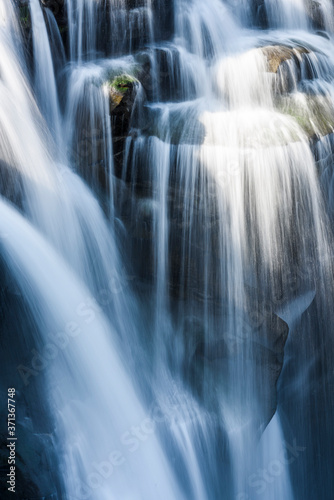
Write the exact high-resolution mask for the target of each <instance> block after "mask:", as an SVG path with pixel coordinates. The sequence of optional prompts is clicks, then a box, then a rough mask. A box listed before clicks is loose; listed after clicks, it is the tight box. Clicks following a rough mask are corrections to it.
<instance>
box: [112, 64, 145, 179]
mask: <svg viewBox="0 0 334 500" xmlns="http://www.w3.org/2000/svg"><path fill="white" fill-rule="evenodd" d="M138 90H139V82H138V80H137V79H136V78H134V77H133V76H130V75H125V74H123V75H118V76H116V77H115V78H113V79H112V80H111V81H109V102H110V117H111V126H112V139H113V152H114V164H115V174H116V176H117V177H121V175H122V166H123V157H124V150H125V142H126V139H127V137H128V134H129V131H130V125H131V119H132V116H133V111H134V106H135V101H136V97H137V93H138Z"/></svg>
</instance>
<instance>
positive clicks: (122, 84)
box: [108, 74, 138, 94]
mask: <svg viewBox="0 0 334 500" xmlns="http://www.w3.org/2000/svg"><path fill="white" fill-rule="evenodd" d="M136 82H138V80H137V79H136V78H135V77H134V76H131V75H127V74H123V75H118V76H116V77H114V78H113V79H112V80H109V81H108V84H109V86H110V87H111V88H112V89H114V90H115V91H116V92H119V93H121V94H125V92H127V91H128V90H129V89H130V88H132V87H133V86H134V85H135V84H136Z"/></svg>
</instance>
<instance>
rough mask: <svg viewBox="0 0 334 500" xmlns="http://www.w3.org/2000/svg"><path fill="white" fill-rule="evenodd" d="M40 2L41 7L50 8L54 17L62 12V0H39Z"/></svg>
mask: <svg viewBox="0 0 334 500" xmlns="http://www.w3.org/2000/svg"><path fill="white" fill-rule="evenodd" d="M40 2H41V4H42V5H43V7H46V8H48V9H50V10H51V11H52V13H53V14H54V16H55V17H57V16H59V15H60V14H62V13H63V12H62V11H63V7H64V0H40Z"/></svg>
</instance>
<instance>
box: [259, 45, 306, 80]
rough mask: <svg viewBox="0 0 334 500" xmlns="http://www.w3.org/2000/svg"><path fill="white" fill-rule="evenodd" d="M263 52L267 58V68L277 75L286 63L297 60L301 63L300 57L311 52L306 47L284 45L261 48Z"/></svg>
mask: <svg viewBox="0 0 334 500" xmlns="http://www.w3.org/2000/svg"><path fill="white" fill-rule="evenodd" d="M261 51H262V52H263V54H264V55H265V56H266V58H267V66H268V71H269V72H270V73H277V72H278V70H279V68H280V66H281V65H282V64H283V63H284V62H286V61H289V60H295V61H296V62H297V63H299V60H300V57H301V56H302V55H303V54H308V53H309V52H310V51H309V50H308V49H307V48H305V47H301V46H299V47H287V46H284V45H270V46H266V47H261Z"/></svg>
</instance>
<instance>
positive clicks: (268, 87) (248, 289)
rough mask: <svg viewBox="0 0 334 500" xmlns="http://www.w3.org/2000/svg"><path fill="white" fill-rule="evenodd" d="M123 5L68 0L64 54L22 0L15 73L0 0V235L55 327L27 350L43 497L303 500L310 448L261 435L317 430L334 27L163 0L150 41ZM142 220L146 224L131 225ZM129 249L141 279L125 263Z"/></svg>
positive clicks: (227, 6) (235, 6) (240, 6)
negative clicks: (60, 336)
mask: <svg viewBox="0 0 334 500" xmlns="http://www.w3.org/2000/svg"><path fill="white" fill-rule="evenodd" d="M132 7H133V8H132V9H130V11H128V10H127V8H126V4H125V2H123V1H111V2H110V4H108V5H107V2H106V3H105V2H101V3H99V2H93V1H89V0H68V1H67V17H68V44H69V46H68V61H67V63H66V64H64V62H63V58H62V57H60V58H59V59H57V61H55V59H54V56H53V54H54V53H53V52H52V47H51V46H50V44H49V38H48V37H49V35H48V31H47V29H46V25H45V19H44V17H43V15H42V10H41V7H40V5H39V3H38V1H37V0H31V1H30V9H31V22H32V34H33V36H32V43H33V61H34V64H33V78H32V81H30V78H29V76H28V75H29V72H28V70H27V64H26V59H25V55H24V51H23V41H22V38H21V34H20V32H19V26H18V23H17V21H16V18H15V16H16V14H15V12H14V8H13V4H12V2H11V1H10V2H8V0H0V48H1V54H2V57H1V60H0V98H1V115H0V139H1V144H0V159H1V161H2V162H3V164H4V167H3V168H5V167H6V172H7V170H8V171H9V181H10V182H9V184H10V186H13V189H12V191H10V192H9V194H7V196H8V197H9V198H10V199H11V200H12V201H15V202H16V203H18V205H19V208H18V209H15V208H14V207H11V206H10V205H9V204H8V203H7V202H6V201H4V200H1V202H0V212H1V217H0V230H1V234H3V235H5V238H3V240H2V255H3V257H4V259H5V261H6V263H7V265H8V266H9V268H10V269H11V273H12V275H13V277H14V278H15V281H16V282H17V283H18V286H19V288H20V290H21V293H22V294H23V296H24V297H26V301H27V303H28V305H29V308H30V311H31V315H32V317H33V318H34V320H35V321H36V323H37V324H38V325H39V329H40V335H41V337H42V339H41V340H39V336H38V335H36V336H35V341H36V343H37V344H38V345H39V348H40V349H47V348H50V347H49V346H50V343H51V344H52V342H53V341H52V338H53V336H52V334H53V335H54V334H55V333H56V332H58V333H59V332H63V330H64V328H65V329H66V328H67V329H68V330H69V331H70V334H67V336H70V337H71V338H70V340H69V342H68V345H67V346H66V348H64V349H62V350H61V352H60V351H59V353H58V355H56V356H55V357H54V359H53V360H52V361H50V363H48V364H47V367H46V369H45V372H43V380H44V382H45V384H46V386H47V388H48V393H49V401H48V405H49V408H50V413H51V414H52V416H53V419H54V422H55V430H54V442H55V453H56V454H57V455H58V464H59V470H58V471H56V472H55V475H56V476H58V478H60V479H59V483H60V484H59V491H60V493H59V492H58V495H59V498H78V499H81V500H83V499H85V498H92V499H96V500H101V499H104V498H105V499H112V498H115V499H117V500H119V499H122V500H123V499H124V500H128V499H129V500H130V499H131V500H137V499H145V500H147V499H151V498H152V499H157V498H166V499H168V500H169V499H171V500H172V499H175V500H180V499H182V498H185V499H189V500H190V499H191V500H193V499H194V500H204V499H208V500H215V499H218V498H219V499H220V498H227V499H228V500H229V499H230V498H231V499H238V500H245V499H248V500H249V499H251V500H256V499H257V498H263V499H264V500H281V499H284V500H297V499H298V498H300V497H299V491H300V492H301V493H300V494H301V495H303V496H302V498H305V499H307V500H308V498H307V497H306V493H305V492H308V490H309V491H310V493H309V494H310V495H311V494H312V493H311V489H310V488H309V487H308V484H309V479H308V468H307V460H306V459H304V457H303V456H302V458H300V459H299V460H297V457H295V458H296V467H297V470H298V473H297V474H296V472H295V469H293V468H292V466H291V467H290V465H291V464H290V462H289V461H287V460H282V459H281V458H279V460H278V458H277V457H282V447H283V448H284V443H285V442H286V440H287V436H286V434H287V433H288V434H289V436H290V437H291V436H292V437H291V439H295V436H296V435H297V436H298V444H299V445H303V446H304V444H305V446H306V448H307V445H308V448H307V449H308V450H309V451H308V452H306V453H308V455H307V456H308V457H310V460H311V461H312V459H313V454H312V453H314V450H315V448H316V447H315V446H314V444H313V441H312V440H313V437H312V435H313V433H315V435H316V436H317V437H316V438H314V439H315V441H316V439H319V442H320V444H319V447H320V449H321V447H322V446H323V443H322V441H321V440H322V439H323V437H322V434H321V433H320V432H319V434H317V432H318V430H317V428H315V427H314V424H313V422H312V418H314V414H312V413H311V412H310V411H309V406H310V404H309V399H310V398H311V391H313V388H312V387H313V386H312V384H316V383H317V381H316V379H315V378H314V379H312V376H313V377H316V376H315V375H314V374H313V375H312V374H311V370H310V368H309V367H310V358H312V359H313V358H314V363H315V364H317V366H318V370H319V372H320V373H324V374H325V375H324V378H326V377H327V376H328V377H329V372H328V371H326V366H327V363H329V364H330V362H331V361H332V359H331V348H332V343H331V342H332V341H331V338H330V328H331V309H330V305H331V303H332V299H333V286H332V285H333V283H332V276H333V272H332V257H331V254H332V252H331V248H332V235H331V229H330V222H329V217H328V215H327V213H326V209H328V213H329V215H331V214H332V213H333V211H334V209H333V206H334V203H333V189H332V184H333V178H334V176H333V171H332V163H331V160H330V159H331V158H332V156H331V155H332V145H331V142H330V136H329V135H328V134H329V131H330V130H332V129H333V125H334V119H333V121H331V115H330V113H331V107H332V106H333V102H334V92H333V83H332V82H333V78H334V59H333V55H332V41H331V40H329V39H327V38H324V37H323V36H319V35H317V34H315V33H314V31H315V28H314V29H313V28H312V25H311V20H310V18H309V14H308V11H307V9H306V6H305V5H304V2H303V1H294V2H291V1H280V2H279V1H277V0H275V1H274V0H270V1H269V0H266V1H265V7H266V12H267V21H268V28H270V29H268V30H267V31H260V30H255V29H254V28H253V26H252V21H251V10H252V5H251V2H237V3H235V2H222V1H219V0H210V1H208V2H202V1H200V0H192V1H184V0H176V1H175V10H174V24H175V26H174V36H173V37H172V39H171V40H170V41H169V42H168V43H160V42H159V41H158V40H157V41H155V36H157V33H155V34H154V31H156V30H155V22H157V20H156V19H155V18H154V13H155V14H156V13H157V10H154V8H153V5H151V2H149V1H147V2H138V3H136V2H134V5H133V6H132ZM321 8H322V10H323V12H324V13H325V22H324V26H323V29H324V30H326V31H327V33H328V36H329V37H330V36H331V33H332V31H333V29H332V26H333V12H332V7H331V6H330V4H329V2H323V5H322V7H321ZM155 9H157V7H155ZM48 15H50V14H48ZM52 29H54V30H55V29H56V27H55V26H53V28H52ZM56 38H57V40H59V37H56ZM57 43H58V42H57ZM282 45H283V46H284V47H285V49H284V50H285V51H286V50H287V49H286V47H294V52H293V54H292V55H291V53H290V54H289V57H288V60H287V61H286V62H285V63H284V64H283V65H281V66H280V68H279V70H278V71H277V74H275V73H274V72H270V71H269V69H268V61H267V54H268V52H267V49H264V50H262V48H261V47H268V46H269V47H271V46H275V47H276V50H277V47H278V46H282ZM300 47H303V48H304V49H303V50H304V51H302V52H301V51H300V50H299V48H300ZM137 50H139V56H138V57H137V54H136V51H137ZM60 52H62V51H60ZM129 54H131V55H129ZM164 58H165V59H164ZM143 60H145V61H148V64H149V66H150V69H149V70H148V69H147V68H146V69H145V71H146V72H148V73H150V74H149V75H147V74H146V75H145V74H144V76H143V74H142V73H140V65H141V64H142V62H141V61H143ZM63 64H64V66H63V67H62V65H63ZM138 68H139V69H138ZM124 73H125V74H130V75H141V76H139V78H141V79H142V80H143V83H142V85H138V88H139V91H138V95H137V100H136V114H135V116H133V120H132V122H131V126H132V130H131V133H130V135H129V137H128V138H127V141H126V145H125V155H124V161H123V171H122V182H123V184H122V185H126V183H130V186H129V188H128V191H127V190H126V189H123V191H122V192H121V193H119V192H118V191H117V189H118V187H117V186H119V182H120V181H117V180H116V179H115V178H114V174H115V172H114V169H115V165H114V159H113V144H112V131H111V130H112V126H111V122H110V117H109V111H110V110H109V97H108V81H109V82H110V80H111V79H112V78H113V77H114V76H115V75H117V74H124ZM56 76H57V78H58V80H57V82H56ZM146 76H149V78H150V83H149V84H147V79H145V77H146ZM59 80H60V81H61V83H62V85H61V88H62V91H63V92H65V94H64V95H63V96H62V98H61V101H62V105H60V95H59V88H60V85H59ZM145 85H146V86H145ZM145 92H146V94H145ZM158 96H159V98H158ZM312 96H313V97H314V98H313V97H312ZM146 98H147V99H148V100H147V101H146ZM312 99H313V100H312ZM319 109H320V111H319ZM327 113H328V114H327ZM319 115H320V117H319ZM322 117H324V118H322ZM324 130H325V132H324ZM323 135H325V136H326V137H322V136H323ZM314 137H317V138H318V139H320V140H318V141H317V142H316V145H315V150H316V151H317V156H318V157H319V158H320V160H319V161H318V163H317V164H316V162H315V158H314V149H312V148H311V141H310V138H312V140H313V139H314ZM101 169H102V171H103V173H104V181H103V183H104V184H105V185H103V186H102V187H101V180H100V179H101V178H100V172H101ZM81 177H83V179H84V180H82V179H81ZM6 181H7V179H6ZM137 182H138V185H139V186H137V185H136V183H137ZM141 183H142V184H141ZM87 184H88V185H87ZM91 190H92V191H93V192H94V193H95V194H93V192H92V191H91ZM127 192H130V193H131V197H130V198H129V197H128V198H125V196H126V193H127ZM95 196H98V199H96V198H95ZM122 203H123V205H126V217H125V222H120V220H119V219H121V218H122V213H121V210H122V206H121V204H122ZM101 206H103V209H104V211H103V210H102V208H101ZM19 211H20V212H21V214H20V213H19ZM119 212H120V213H121V215H119ZM105 214H106V215H105ZM142 214H144V223H143V220H142V219H141V217H143V215H142ZM127 219H130V224H129V222H126V220H127ZM127 224H128V225H127ZM141 225H142V226H144V227H145V228H146V229H145V230H144V232H145V231H146V233H145V234H146V242H145V238H142V237H139V238H137V239H134V241H131V235H132V233H133V226H135V228H136V231H137V232H139V233H140V228H141V227H142V226H141ZM136 226H137V227H136ZM147 227H149V230H148V229H147ZM136 231H135V234H137V233H136ZM120 232H121V233H122V234H123V235H124V234H125V235H126V236H125V237H123V239H119V238H118V236H119V233H120ZM147 233H148V234H149V235H148V236H147ZM143 240H144V241H143ZM122 245H125V247H126V251H125V250H124V247H123V246H122ZM129 256H130V257H132V259H133V262H132V263H131V264H132V267H133V268H134V270H131V271H129V270H128V264H129V263H128V262H127V259H128V257H129ZM138 262H139V263H141V264H142V269H141V270H140V271H141V279H143V281H144V283H141V279H138V278H137V277H136V278H135V283H132V282H133V281H134V280H133V273H134V276H136V273H137V271H138V270H136V266H137V265H138ZM143 276H144V278H143ZM145 281H146V283H149V285H147V284H145ZM132 284H134V285H135V286H134V288H135V290H132ZM141 286H143V289H144V290H146V291H145V294H143V295H141V294H140V293H139V292H138V290H137V289H141ZM147 289H149V290H148V291H147ZM310 308H313V309H312V311H313V312H311V313H309V310H310ZM279 318H281V319H282V320H284V321H285V322H286V323H283V321H281V320H280V319H279ZM73 322H74V323H76V324H77V326H78V330H76V333H74V334H73V331H72V330H73V328H74V326H73ZM301 324H302V325H303V326H302V338H301V339H300V338H299V337H298V335H300V334H301V326H300V325H301ZM288 329H289V341H288V343H287V345H286V353H287V356H286V360H287V361H285V365H284V369H283V372H282V375H281V377H280V378H279V375H280V373H281V369H282V364H283V347H284V342H283V341H282V339H283V337H284V335H286V333H287V331H288ZM65 333H66V332H65ZM71 334H72V335H71ZM72 337H73V338H72ZM284 339H285V337H284ZM280 342H283V346H282V345H281V344H280ZM299 344H300V345H302V347H303V348H302V349H298V346H299ZM322 349H324V351H323V350H322ZM326 350H327V352H325V351H326ZM291 365H293V366H291ZM277 366H278V368H277ZM294 370H295V372H294ZM298 370H299V371H298ZM318 376H319V375H318ZM289 377H291V378H289ZM277 380H278V381H279V383H278V386H277ZM305 380H307V381H308V384H309V386H308V385H307V384H306V383H304V382H301V381H305ZM55 381H56V382H55ZM318 383H319V382H318ZM330 383H331V382H330V381H329V382H328V383H326V384H325V385H324V388H323V393H322V392H321V391H320V390H319V389H318V393H317V394H320V395H319V396H317V397H319V401H320V406H321V405H324V404H325V402H326V405H327V406H326V408H325V411H329V409H330V404H331V399H330V396H329V392H330V390H331V385H330ZM277 387H278V389H277ZM285 387H287V388H288V390H287V391H286V394H292V396H291V398H290V400H289V399H286V398H287V396H286V394H285ZM322 394H324V396H323V397H322ZM296 400H297V401H299V403H300V412H301V414H302V417H303V426H300V428H299V426H298V422H297V420H298V412H297V411H295V410H294V403H295V401H296ZM317 401H318V400H317ZM277 402H278V410H277V411H276V404H277ZM285 413H287V414H288V415H289V417H285ZM152 415H153V416H152ZM154 415H155V417H154ZM273 415H274V418H273V419H272V420H271V422H270V419H271V418H272V416H273ZM289 418H290V421H289ZM319 418H320V417H319ZM321 418H322V417H321ZM328 420H330V417H328ZM286 421H288V424H286ZM296 422H297V425H296ZM324 422H326V423H327V422H328V421H327V420H321V423H322V425H324V424H323V423H324ZM326 430H328V429H326V428H325V429H323V431H324V434H325V433H326ZM300 439H301V440H303V442H300V441H299V440H300ZM285 451H286V450H285ZM112 452H117V453H116V456H117V457H118V458H115V455H112ZM283 452H284V449H283ZM317 456H318V455H317ZM114 461H116V462H117V465H115V464H114V463H113V462H114ZM277 461H279V464H278V465H277ZM273 464H274V465H273ZM275 464H276V465H275ZM305 464H306V465H305ZM278 466H279V471H278V469H277V467H278ZM275 467H276V469H275ZM327 469H328V470H327ZM315 470H316V471H318V470H321V471H323V472H324V474H325V473H328V471H330V463H326V461H325V459H323V461H321V460H320V459H319V460H318V462H317V463H316V465H315ZM258 471H265V473H266V476H263V477H265V478H269V479H263V477H262V479H261V478H260V480H259V479H258V478H257V475H258V474H260V473H259V472H258ZM275 471H276V472H275ZM329 474H330V472H329ZM254 477H255V480H254ZM324 477H325V478H326V479H325V480H324V481H322V483H323V486H321V487H323V490H322V493H321V495H322V497H321V498H324V499H325V498H326V499H327V497H325V494H327V491H328V494H329V497H328V498H330V484H329V480H328V477H329V476H328V474H327V475H325V476H324ZM256 478H257V479H256ZM301 478H302V479H301ZM256 481H257V482H256ZM326 481H327V483H328V484H327V483H326ZM261 486H262V487H261ZM318 487H319V486H318ZM326 488H327V489H326ZM299 489H300V490H299ZM325 492H326V493H325ZM307 494H308V493H307ZM310 498H311V497H310ZM319 498H320V497H319Z"/></svg>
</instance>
